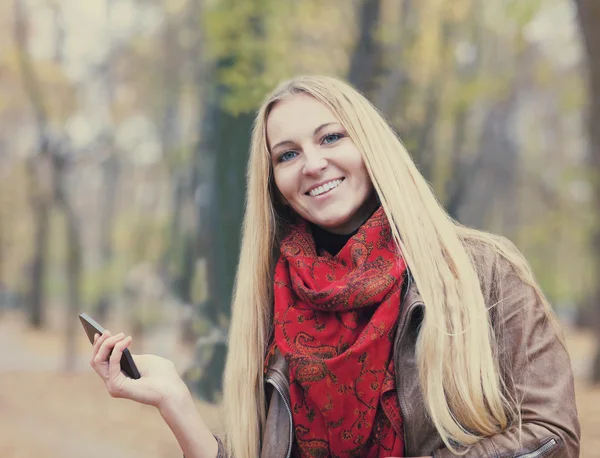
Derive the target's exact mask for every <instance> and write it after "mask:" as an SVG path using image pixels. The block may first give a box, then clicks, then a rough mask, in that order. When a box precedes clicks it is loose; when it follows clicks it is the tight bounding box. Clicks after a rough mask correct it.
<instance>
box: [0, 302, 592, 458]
mask: <svg viewBox="0 0 600 458" xmlns="http://www.w3.org/2000/svg"><path fill="white" fill-rule="evenodd" d="M81 334H82V336H81V337H82V338H81V341H80V342H78V348H77V364H76V370H75V371H74V372H72V373H62V372H59V371H58V370H57V369H58V368H60V366H61V357H62V352H61V350H62V336H61V335H60V334H59V333H57V332H52V331H43V332H39V331H37V332H35V331H31V330H28V329H27V328H26V326H25V325H24V324H23V322H22V320H21V318H20V317H19V316H18V315H16V314H7V313H5V314H4V315H2V316H0V348H1V349H2V350H1V351H0V457H2V458H33V457H36V458H82V457H83V458H106V457H119V458H142V457H143V458H148V457H153V458H173V457H178V456H180V454H181V452H180V450H179V448H178V445H177V442H176V441H175V439H174V438H173V436H172V434H171V432H170V430H169V429H168V427H167V426H166V425H165V423H164V422H163V421H162V419H161V417H160V415H159V414H158V412H157V411H156V410H155V409H153V408H151V407H147V406H141V405H137V404H135V403H133V402H130V401H126V400H122V399H113V398H111V397H110V396H108V394H107V393H106V391H105V388H104V385H103V383H102V381H101V380H100V379H99V378H98V377H97V376H96V374H95V373H94V372H93V371H92V369H91V368H90V367H89V365H88V364H87V360H88V359H89V350H90V346H89V342H87V341H85V338H84V337H83V333H81ZM567 343H568V346H569V349H570V351H571V355H572V359H573V367H574V372H575V374H576V377H577V387H576V388H577V404H578V408H579V414H580V420H581V424H582V454H581V457H582V458H592V457H600V387H595V388H594V387H590V386H589V385H588V384H587V383H585V381H584V380H585V376H586V374H587V370H588V369H587V368H588V367H589V360H590V355H591V354H592V349H593V345H594V339H593V337H592V336H591V335H589V334H585V333H574V332H567ZM135 353H136V352H135V348H134V354H135ZM197 405H198V409H199V411H200V412H201V414H202V416H203V418H204V419H205V421H206V422H207V424H208V425H209V427H211V428H212V429H213V430H216V431H218V430H219V428H220V423H219V418H220V415H219V409H218V408H217V407H216V406H214V405H210V404H206V403H203V402H201V401H198V402H197Z"/></svg>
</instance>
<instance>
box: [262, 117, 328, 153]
mask: <svg viewBox="0 0 600 458" xmlns="http://www.w3.org/2000/svg"><path fill="white" fill-rule="evenodd" d="M332 124H338V123H337V122H326V123H325V124H321V125H320V126H319V127H317V128H316V129H315V130H314V131H313V137H314V136H315V135H317V134H318V133H319V132H320V131H321V130H323V129H325V127H327V126H331V125H332ZM288 143H294V142H293V141H292V140H284V141H282V142H279V143H277V144H276V145H275V146H273V147H272V148H271V153H273V151H275V149H276V148H277V147H279V146H283V145H287V144H288Z"/></svg>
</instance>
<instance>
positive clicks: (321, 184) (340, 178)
mask: <svg viewBox="0 0 600 458" xmlns="http://www.w3.org/2000/svg"><path fill="white" fill-rule="evenodd" d="M345 179H346V177H338V178H331V179H329V180H324V181H321V182H319V183H317V184H315V185H313V186H311V187H310V188H308V190H307V191H306V192H305V193H304V194H305V195H307V196H310V194H309V192H311V191H312V190H313V189H316V188H318V187H319V186H323V185H324V184H326V183H331V182H332V181H335V180H342V181H344V180H345ZM340 184H341V183H340Z"/></svg>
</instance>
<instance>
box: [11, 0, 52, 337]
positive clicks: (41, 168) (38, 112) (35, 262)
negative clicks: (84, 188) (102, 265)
mask: <svg viewBox="0 0 600 458" xmlns="http://www.w3.org/2000/svg"><path fill="white" fill-rule="evenodd" d="M14 14H15V22H14V38H15V44H16V48H17V52H18V59H19V64H20V68H21V74H22V78H23V84H24V86H25V90H26V92H27V94H28V95H29V98H30V103H31V104H32V105H33V110H34V115H35V120H36V127H37V143H38V146H37V149H38V151H37V155H36V156H34V157H32V158H30V160H29V162H28V172H29V183H28V184H29V187H30V203H31V209H32V215H33V219H34V227H35V236H34V241H33V246H34V251H33V258H32V259H31V261H30V265H29V278H30V280H29V286H28V291H27V311H28V316H29V324H30V325H31V326H33V327H34V328H41V327H43V326H44V324H45V321H46V320H45V313H44V305H45V300H44V278H45V275H46V266H47V263H48V239H49V231H50V218H49V215H50V209H51V206H52V197H51V192H50V186H51V185H50V180H51V179H52V175H51V173H52V156H51V151H50V138H49V132H48V120H47V114H46V107H45V104H44V101H43V93H42V91H41V88H40V83H39V81H38V79H37V75H36V73H35V71H34V69H33V64H32V62H31V57H30V55H29V49H28V43H29V23H28V17H27V13H26V11H25V7H24V5H23V4H22V2H21V1H19V0H15V1H14Z"/></svg>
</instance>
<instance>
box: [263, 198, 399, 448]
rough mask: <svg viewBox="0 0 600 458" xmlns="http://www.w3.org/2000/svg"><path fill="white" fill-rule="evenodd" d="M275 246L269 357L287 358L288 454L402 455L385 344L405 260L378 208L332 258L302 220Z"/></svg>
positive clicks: (390, 332)
mask: <svg viewBox="0 0 600 458" xmlns="http://www.w3.org/2000/svg"><path fill="white" fill-rule="evenodd" d="M280 251H281V256H280V258H279V261H278V262H277V265H276V268H275V285H274V297H275V314H274V325H275V334H274V341H273V344H272V347H271V351H270V352H269V354H272V350H273V348H274V347H275V346H276V347H277V348H279V350H280V351H281V353H282V354H283V355H284V357H285V358H286V360H287V361H288V364H289V370H290V395H291V407H292V417H293V423H294V434H295V444H294V453H295V455H296V456H299V457H302V458H308V457H310V458H313V457H368V458H376V457H377V458H380V457H389V456H402V455H403V453H404V443H403V432H402V418H401V415H400V407H399V405H398V399H397V396H396V387H395V376H394V365H393V360H392V342H393V337H394V332H395V330H396V325H397V320H398V315H399V312H400V305H401V304H400V302H401V297H402V284H403V279H404V274H405V271H406V265H405V263H404V261H403V259H402V258H401V257H400V256H399V254H398V250H397V247H396V245H395V243H394V240H393V238H392V233H391V230H390V226H389V223H388V221H387V218H386V216H385V213H384V212H383V209H382V208H379V209H378V210H377V211H376V212H375V213H374V214H373V215H372V216H371V217H370V218H369V220H368V221H367V222H366V223H364V224H363V225H362V227H361V228H360V229H359V230H358V232H357V233H356V234H355V235H354V236H353V237H352V238H351V239H350V240H349V241H348V243H347V244H346V245H345V246H344V247H343V248H342V250H341V251H340V252H339V253H338V254H337V255H335V256H332V255H330V254H329V253H327V252H323V253H321V254H317V252H316V248H315V242H314V240H313V237H312V235H311V233H310V228H309V226H308V223H306V221H303V220H301V221H299V222H297V223H295V224H294V225H291V226H290V227H289V228H288V230H287V232H286V234H285V236H284V239H283V240H282V243H281V247H280Z"/></svg>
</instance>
